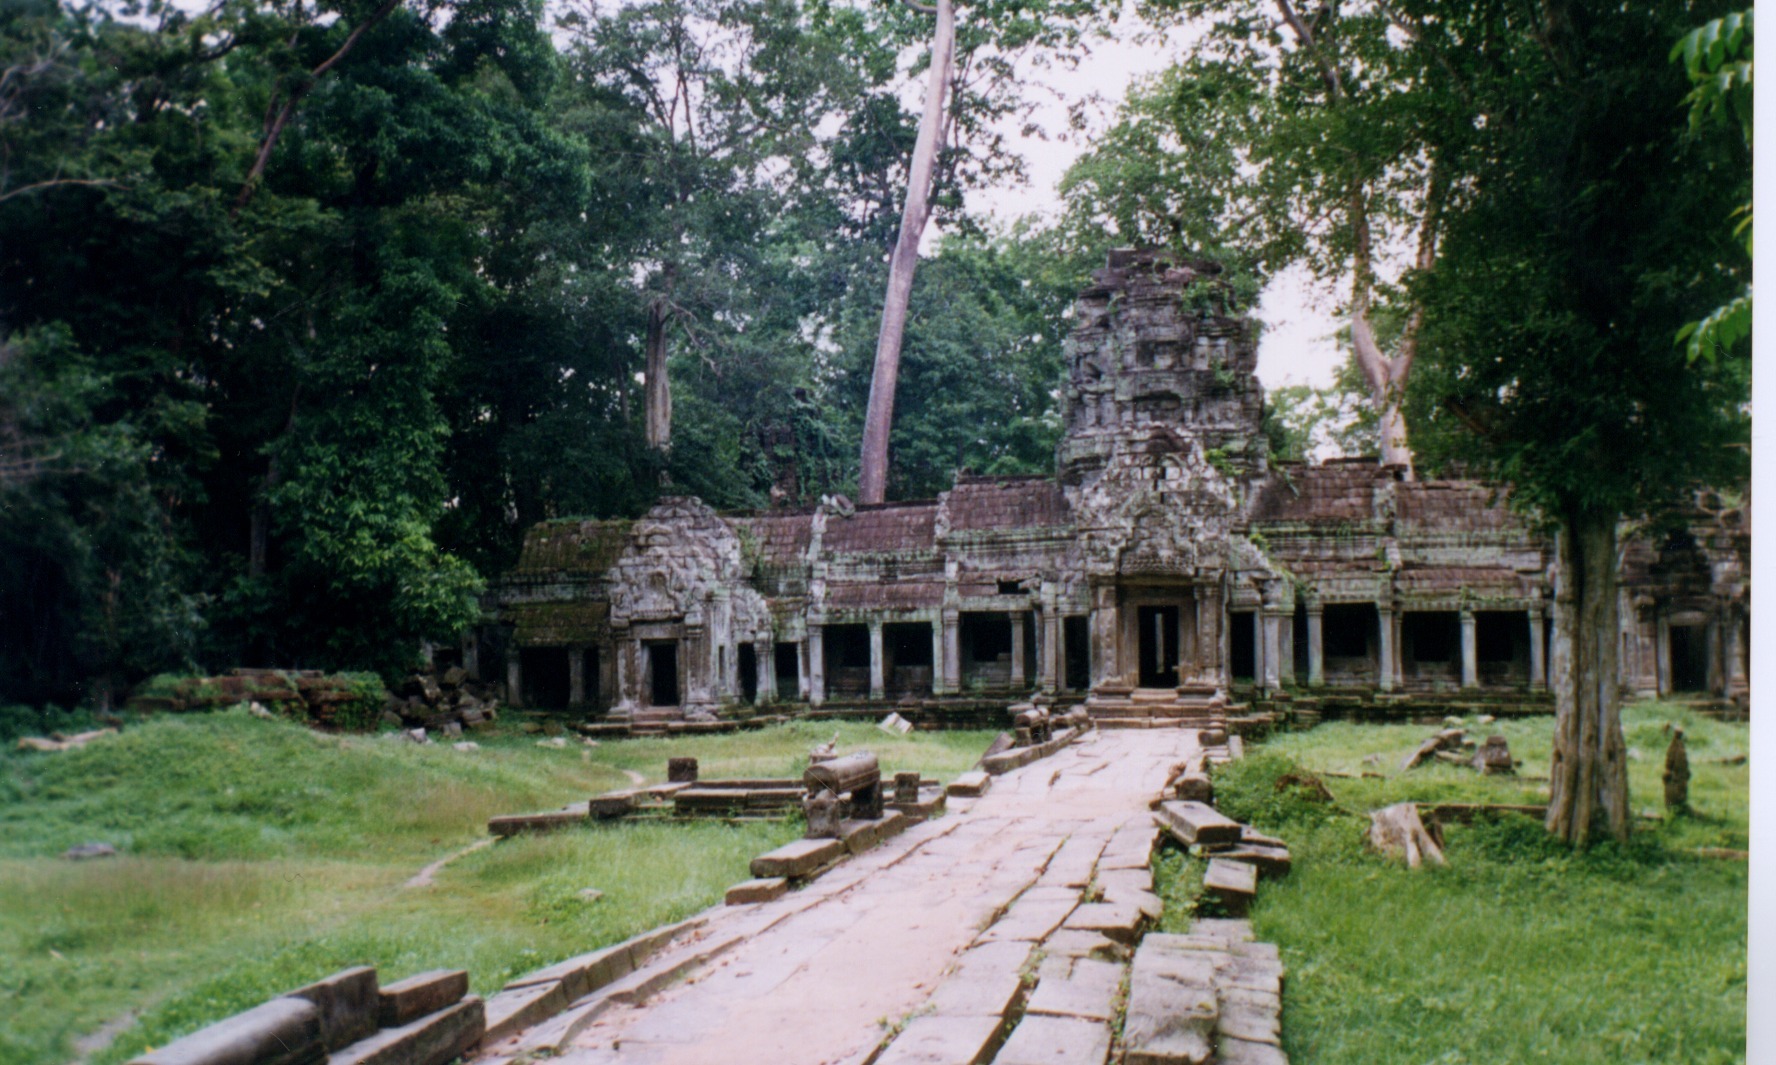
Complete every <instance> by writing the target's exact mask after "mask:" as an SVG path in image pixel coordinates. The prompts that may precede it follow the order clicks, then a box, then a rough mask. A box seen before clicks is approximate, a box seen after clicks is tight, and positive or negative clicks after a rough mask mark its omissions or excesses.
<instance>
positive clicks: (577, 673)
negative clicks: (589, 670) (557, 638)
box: [567, 647, 586, 706]
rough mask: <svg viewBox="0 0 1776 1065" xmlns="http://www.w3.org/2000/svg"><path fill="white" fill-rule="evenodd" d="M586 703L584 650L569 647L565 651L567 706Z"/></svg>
mask: <svg viewBox="0 0 1776 1065" xmlns="http://www.w3.org/2000/svg"><path fill="white" fill-rule="evenodd" d="M585 703H586V649H585V648H584V647H569V648H568V649H567V705H569V706H584V705H585Z"/></svg>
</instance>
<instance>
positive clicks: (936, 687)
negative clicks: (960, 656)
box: [931, 614, 950, 695]
mask: <svg viewBox="0 0 1776 1065" xmlns="http://www.w3.org/2000/svg"><path fill="white" fill-rule="evenodd" d="M949 690H950V689H949V688H948V686H946V685H945V684H944V623H943V617H942V615H941V614H940V615H939V616H938V617H935V618H933V619H932V620H931V694H933V695H942V694H944V693H945V692H947V691H949Z"/></svg>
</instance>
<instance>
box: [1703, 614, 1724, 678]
mask: <svg viewBox="0 0 1776 1065" xmlns="http://www.w3.org/2000/svg"><path fill="white" fill-rule="evenodd" d="M1703 633H1704V640H1705V641H1706V642H1705V644H1704V647H1705V648H1706V650H1707V653H1708V691H1709V694H1711V695H1725V694H1727V671H1726V669H1725V668H1723V667H1724V666H1725V664H1726V663H1725V661H1724V660H1723V659H1722V658H1721V644H1722V640H1721V623H1720V615H1719V614H1715V615H1714V616H1713V617H1711V618H1709V619H1708V626H1707V628H1705V629H1704V630H1703Z"/></svg>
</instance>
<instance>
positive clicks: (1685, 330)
mask: <svg viewBox="0 0 1776 1065" xmlns="http://www.w3.org/2000/svg"><path fill="white" fill-rule="evenodd" d="M1751 38H1752V9H1751V8H1746V9H1745V10H1744V11H1734V12H1730V13H1728V14H1726V15H1723V16H1722V17H1720V18H1717V19H1714V20H1713V21H1711V22H1706V23H1704V24H1702V25H1701V26H1698V27H1696V28H1695V29H1694V30H1691V31H1690V32H1689V33H1686V34H1684V36H1683V38H1682V39H1681V40H1679V41H1678V42H1677V45H1676V47H1674V48H1672V50H1671V60H1672V62H1679V61H1681V62H1682V63H1683V66H1684V71H1685V73H1687V74H1688V75H1689V77H1690V85H1691V88H1690V94H1689V96H1687V97H1685V102H1687V103H1688V104H1689V105H1690V130H1691V132H1693V133H1697V134H1701V133H1703V132H1704V131H1705V130H1706V128H1707V127H1708V126H1710V125H1714V126H1731V125H1733V124H1735V123H1737V125H1738V129H1739V133H1740V135H1741V136H1742V137H1744V139H1745V146H1746V148H1748V149H1749V148H1750V147H1751V143H1752V140H1751V137H1752V133H1753V125H1752V120H1751V105H1752V87H1751V86H1752V81H1751V78H1752V39H1751ZM1733 215H1735V216H1738V217H1739V219H1740V221H1739V224H1738V225H1736V226H1734V227H1733V235H1734V236H1735V237H1739V238H1741V239H1742V240H1743V241H1744V242H1745V255H1746V258H1747V259H1749V258H1750V257H1751V254H1752V247H1751V240H1752V224H1751V220H1752V205H1751V202H1750V201H1749V200H1748V201H1746V202H1745V203H1743V204H1741V205H1740V206H1739V207H1738V208H1736V209H1735V210H1734V211H1733ZM1750 337H1751V286H1750V285H1749V284H1748V285H1747V286H1746V288H1745V291H1744V292H1743V293H1741V294H1740V295H1738V296H1735V297H1733V298H1732V299H1730V300H1728V301H1727V302H1726V303H1723V304H1721V305H1720V306H1719V307H1716V308H1715V309H1714V310H1713V311H1710V312H1709V313H1708V315H1707V316H1706V317H1704V318H1703V319H1701V320H1700V321H1696V322H1690V323H1688V324H1686V325H1684V326H1683V327H1682V328H1680V329H1679V330H1678V331H1677V342H1678V343H1679V344H1682V345H1683V346H1684V353H1685V354H1686V355H1688V356H1689V359H1690V361H1691V362H1695V361H1696V360H1697V359H1700V358H1708V359H1714V358H1716V357H1717V356H1718V355H1721V354H1724V353H1729V352H1732V351H1733V350H1734V349H1735V348H1737V347H1738V346H1739V343H1740V342H1741V341H1743V340H1747V339H1749V338H1750Z"/></svg>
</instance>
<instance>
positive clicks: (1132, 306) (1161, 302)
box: [1056, 250, 1268, 486]
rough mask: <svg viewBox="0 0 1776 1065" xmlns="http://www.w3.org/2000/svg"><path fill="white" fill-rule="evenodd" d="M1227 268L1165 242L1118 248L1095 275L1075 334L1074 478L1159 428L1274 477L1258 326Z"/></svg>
mask: <svg viewBox="0 0 1776 1065" xmlns="http://www.w3.org/2000/svg"><path fill="white" fill-rule="evenodd" d="M1220 275H1221V266H1220V264H1219V263H1214V262H1207V261H1200V260H1199V261H1185V260H1181V259H1179V258H1177V257H1176V256H1173V255H1172V254H1171V253H1169V252H1164V251H1154V250H1142V251H1127V250H1124V251H1114V252H1111V253H1110V261H1109V265H1108V266H1107V267H1105V268H1104V269H1102V270H1098V271H1095V272H1093V274H1092V279H1093V281H1094V282H1095V283H1094V284H1093V285H1092V286H1091V287H1090V288H1087V289H1086V290H1085V291H1083V292H1081V293H1080V294H1079V302H1078V304H1077V305H1076V310H1075V313H1076V316H1077V322H1076V324H1075V325H1074V329H1073V335H1072V337H1070V338H1069V340H1068V342H1067V371H1068V380H1067V397H1066V398H1067V412H1066V419H1067V420H1066V430H1065V435H1064V436H1063V437H1062V439H1061V443H1060V446H1059V449H1058V454H1057V456H1056V469H1057V472H1058V473H1059V475H1060V479H1061V483H1062V484H1064V485H1069V486H1078V485H1081V484H1083V483H1085V482H1086V481H1087V480H1089V479H1090V478H1091V477H1092V475H1093V474H1096V473H1098V472H1100V471H1102V470H1103V469H1104V468H1105V466H1106V465H1108V464H1109V462H1110V461H1111V457H1112V455H1114V454H1115V453H1116V452H1117V450H1118V447H1119V445H1120V446H1123V447H1126V446H1128V445H1129V444H1130V443H1132V442H1134V441H1137V440H1142V439H1145V438H1147V437H1149V436H1151V435H1152V432H1153V430H1155V429H1159V430H1161V431H1162V434H1163V435H1170V434H1172V433H1181V434H1183V435H1184V436H1187V437H1190V438H1193V439H1195V440H1196V441H1198V442H1199V443H1200V445H1201V447H1202V450H1203V452H1204V453H1205V454H1207V455H1208V456H1209V460H1210V461H1211V462H1212V463H1213V464H1214V465H1215V467H1216V468H1217V469H1218V470H1220V471H1222V472H1223V473H1224V474H1225V475H1227V476H1228V477H1229V478H1231V479H1233V480H1237V481H1250V480H1252V479H1255V478H1260V477H1262V476H1263V475H1264V473H1265V471H1266V468H1267V458H1268V446H1267V444H1266V442H1265V439H1264V434H1263V433H1262V431H1261V430H1260V428H1259V422H1260V419H1261V417H1262V414H1263V409H1264V390H1263V388H1262V387H1261V386H1260V385H1259V384H1258V381H1257V379H1256V378H1255V377H1254V376H1253V373H1252V371H1253V369H1254V368H1255V367H1256V366H1257V362H1258V345H1257V339H1256V334H1257V328H1256V325H1255V323H1253V322H1252V321H1251V320H1250V319H1247V318H1239V317H1233V316H1231V315H1230V314H1229V310H1230V309H1229V307H1228V301H1229V298H1230V293H1229V291H1228V285H1227V283H1226V281H1225V280H1223V279H1222V277H1221V276H1220Z"/></svg>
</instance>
